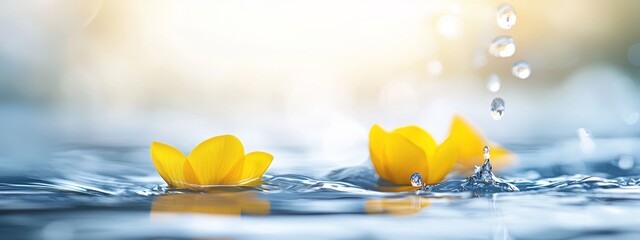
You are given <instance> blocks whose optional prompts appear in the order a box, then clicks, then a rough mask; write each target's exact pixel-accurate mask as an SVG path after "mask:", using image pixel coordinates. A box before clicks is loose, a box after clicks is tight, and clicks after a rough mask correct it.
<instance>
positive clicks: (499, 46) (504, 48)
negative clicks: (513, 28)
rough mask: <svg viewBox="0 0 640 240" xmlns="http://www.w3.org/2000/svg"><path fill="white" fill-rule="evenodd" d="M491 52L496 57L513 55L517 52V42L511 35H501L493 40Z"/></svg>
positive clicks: (490, 47)
mask: <svg viewBox="0 0 640 240" xmlns="http://www.w3.org/2000/svg"><path fill="white" fill-rule="evenodd" d="M489 53H490V54H491V55H493V56H496V57H502V58H506V57H511V56H513V54H514V53H516V42H515V40H513V38H512V37H510V36H499V37H497V38H495V39H493V42H491V46H489Z"/></svg>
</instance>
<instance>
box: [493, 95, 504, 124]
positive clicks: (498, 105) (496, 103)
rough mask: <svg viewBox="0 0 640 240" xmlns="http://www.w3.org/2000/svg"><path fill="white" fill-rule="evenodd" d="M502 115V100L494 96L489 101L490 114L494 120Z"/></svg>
mask: <svg viewBox="0 0 640 240" xmlns="http://www.w3.org/2000/svg"><path fill="white" fill-rule="evenodd" d="M502 115H504V100H502V98H494V99H493V101H492V102H491V116H492V117H493V119H494V120H500V119H501V118H502Z"/></svg>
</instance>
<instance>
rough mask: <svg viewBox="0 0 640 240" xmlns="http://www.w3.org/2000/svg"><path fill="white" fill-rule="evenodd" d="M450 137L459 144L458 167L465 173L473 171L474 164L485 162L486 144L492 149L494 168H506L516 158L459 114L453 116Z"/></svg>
mask: <svg viewBox="0 0 640 240" xmlns="http://www.w3.org/2000/svg"><path fill="white" fill-rule="evenodd" d="M449 138H452V139H454V140H455V142H456V144H458V146H457V147H456V148H457V149H458V167H459V168H460V171H462V172H465V173H468V172H470V171H473V167H474V166H480V165H482V164H483V163H484V156H483V153H482V148H483V147H484V146H489V148H490V149H491V165H492V166H493V168H494V169H500V168H504V167H505V166H507V165H509V163H511V160H512V159H513V158H514V154H512V153H511V152H509V151H508V150H507V149H505V148H503V147H501V146H499V145H497V144H493V143H490V142H489V141H487V140H486V139H484V138H483V137H482V135H480V133H479V132H478V131H477V130H476V129H474V128H473V127H472V126H471V125H470V124H469V123H468V122H467V121H465V120H464V119H463V118H462V117H461V116H458V115H456V116H454V117H453V123H452V124H451V132H450V133H449Z"/></svg>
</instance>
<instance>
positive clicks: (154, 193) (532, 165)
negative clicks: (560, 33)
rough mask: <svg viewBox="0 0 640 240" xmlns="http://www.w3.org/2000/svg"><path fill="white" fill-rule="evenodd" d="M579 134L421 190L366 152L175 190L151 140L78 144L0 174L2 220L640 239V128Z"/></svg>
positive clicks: (133, 231)
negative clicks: (160, 171) (343, 162)
mask: <svg viewBox="0 0 640 240" xmlns="http://www.w3.org/2000/svg"><path fill="white" fill-rule="evenodd" d="M580 141H581V140H579V139H576V140H570V141H566V142H555V143H547V144H543V145H511V146H508V147H510V148H511V149H514V150H515V151H516V152H518V154H519V159H518V161H519V162H518V164H517V165H516V166H517V167H514V168H510V169H507V170H506V171H503V172H501V173H497V174H496V175H495V176H494V175H493V174H488V173H491V172H490V171H489V172H487V170H490V166H486V165H485V166H483V167H481V168H482V169H481V170H482V171H476V173H475V174H474V175H471V176H468V175H456V176H451V177H450V179H449V180H447V181H445V182H443V183H440V184H438V185H434V186H427V187H425V188H424V189H422V190H419V191H418V190H416V188H411V189H406V188H398V187H393V186H389V185H386V184H384V183H380V182H378V181H377V180H376V177H375V173H374V170H373V169H372V168H371V167H370V165H369V164H368V161H364V162H363V164H362V165H360V166H354V167H347V168H336V169H335V170H333V171H331V172H330V173H329V174H326V175H324V176H320V177H311V175H313V174H311V172H310V174H309V176H307V175H306V174H302V175H299V174H286V172H268V175H266V176H265V178H264V183H263V184H262V185H260V186H259V187H255V188H225V189H212V190H210V191H208V192H194V191H184V190H168V189H166V188H165V187H164V186H165V185H164V184H163V182H162V180H161V179H160V178H159V177H158V176H157V174H156V172H155V169H154V168H153V166H152V165H151V162H150V160H149V159H148V149H146V148H122V147H95V146H72V147H70V148H69V150H63V151H59V152H58V153H56V154H54V155H52V157H51V159H50V164H49V165H46V166H40V167H34V169H33V170H32V171H31V172H28V173H24V174H22V175H20V176H15V175H11V174H4V175H3V176H2V177H1V178H0V229H1V231H2V233H3V234H4V235H5V236H15V237H14V238H15V239H19V238H36V239H121V238H142V239H148V238H162V237H167V238H178V239H181V238H212V237H221V238H223V237H230V238H239V239H250V238H257V237H260V238H266V239H299V238H326V239H353V238H356V239H372V238H377V239H402V238H409V237H420V238H427V237H428V238H435V239H440V238H463V239H578V238H580V239H583V238H587V239H598V238H617V239H638V237H640V229H638V228H637V226H638V224H640V219H638V218H636V217H633V216H636V215H637V214H639V213H640V185H639V184H640V167H638V164H637V162H636V161H637V159H638V156H639V152H625V154H620V153H621V151H620V149H621V148H620V147H621V146H638V144H640V140H638V139H595V140H594V143H595V144H597V145H598V151H597V152H595V153H594V154H591V155H587V154H584V153H581V151H580V150H579V147H578V146H579V144H580V143H579V142H580ZM634 151H635V150H634ZM289 160H291V161H294V160H295V159H278V158H277V156H276V160H275V161H289ZM541 160H544V161H541ZM540 162H545V164H540ZM550 162H553V163H554V164H549V163H550ZM336 167H339V166H336ZM308 171H312V170H311V169H309V170H308ZM467 177H470V178H469V179H475V180H469V179H467ZM480 180H481V181H480ZM486 180H490V181H493V182H492V183H491V184H488V185H487V184H485V185H482V184H481V183H483V182H485V181H486ZM485 183H486V182H485ZM496 186H497V187H496ZM505 186H506V188H505ZM7 234H8V235H7Z"/></svg>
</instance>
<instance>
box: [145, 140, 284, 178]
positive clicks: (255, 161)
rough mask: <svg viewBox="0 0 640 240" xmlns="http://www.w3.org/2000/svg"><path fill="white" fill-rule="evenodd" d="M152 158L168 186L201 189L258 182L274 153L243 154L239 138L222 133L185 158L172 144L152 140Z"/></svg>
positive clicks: (199, 146)
mask: <svg viewBox="0 0 640 240" xmlns="http://www.w3.org/2000/svg"><path fill="white" fill-rule="evenodd" d="M151 159H152V160H153V164H154V165H155V166H156V170H158V173H159V174H160V176H161V177H162V179H164V181H165V182H167V184H168V185H169V187H177V188H200V187H206V186H213V185H243V186H252V185H257V184H258V183H259V182H260V179H262V175H263V174H264V172H265V171H267V168H269V165H270V164H271V161H272V160H273V156H271V154H268V153H265V152H251V153H248V154H247V155H245V154H244V147H243V146H242V143H241V142H240V140H239V139H238V138H236V137H235V136H232V135H222V136H218V137H213V138H210V139H208V140H205V141H204V142H202V143H200V144H199V145H198V146H196V147H195V148H194V149H193V150H192V151H191V153H189V156H188V157H187V156H185V155H184V154H182V152H180V151H179V150H178V149H176V148H174V147H172V146H169V145H167V144H164V143H160V142H153V143H152V144H151Z"/></svg>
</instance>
